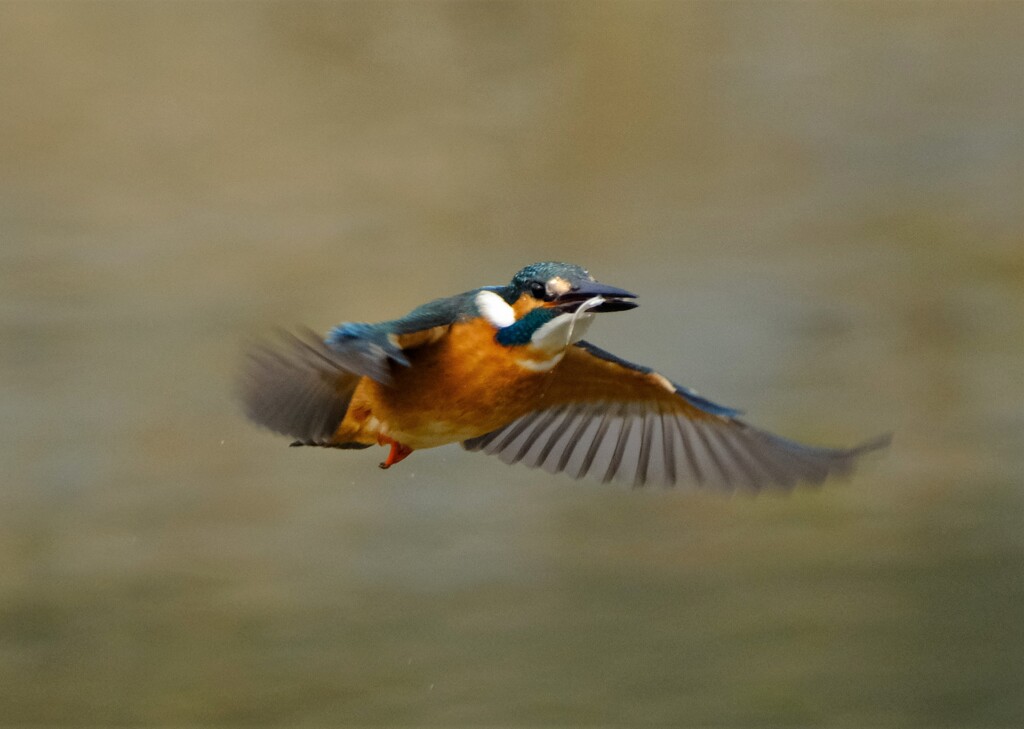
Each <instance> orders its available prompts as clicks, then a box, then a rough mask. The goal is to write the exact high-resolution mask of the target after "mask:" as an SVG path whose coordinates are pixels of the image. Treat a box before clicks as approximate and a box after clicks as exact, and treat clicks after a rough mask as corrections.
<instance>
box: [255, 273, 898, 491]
mask: <svg viewBox="0 0 1024 729" xmlns="http://www.w3.org/2000/svg"><path fill="white" fill-rule="evenodd" d="M636 306H637V303H636V295H634V294H632V293H630V292H629V291H625V290H623V289H620V288H616V287H615V286H609V285H606V284H602V283H599V282H598V281H596V280H595V279H594V277H593V276H591V275H590V274H589V273H588V272H587V271H586V270H585V269H583V268H581V267H580V266H577V265H573V264H570V263H558V262H550V261H549V262H543V263H534V264H532V265H529V266H527V267H525V268H523V269H522V270H521V271H519V272H518V273H516V274H515V275H514V276H513V277H512V280H511V282H510V283H509V284H507V285H503V286H483V287H481V288H477V289H473V290H471V291H467V292H465V293H461V294H457V295H455V296H451V297H448V298H442V299H437V300H434V301H431V302H429V303H426V304H423V305H422V306H418V307H416V308H415V309H413V310H412V311H411V312H409V313H408V314H406V315H405V316H403V317H401V318H398V319H390V320H388V321H383V322H379V323H375V324H369V323H351V322H349V323H343V324H340V325H338V326H336V327H334V329H332V330H331V331H330V332H329V333H328V334H327V336H326V337H320V336H318V335H316V334H315V333H313V332H312V331H309V330H303V331H300V332H297V333H287V332H282V333H281V334H280V336H279V337H278V338H277V339H275V340H270V341H264V342H262V343H259V344H257V345H255V346H254V347H253V348H252V349H251V350H250V351H249V353H248V356H247V358H246V363H245V366H244V369H243V372H242V377H241V378H240V395H241V399H242V402H243V404H244V406H245V410H246V413H247V415H248V417H249V418H250V419H251V420H253V421H254V422H256V423H257V424H259V425H261V426H264V427H266V428H268V429H270V430H272V431H274V432H277V433H279V434H282V435H286V436H289V437H291V438H293V439H294V441H293V442H292V443H291V445H293V446H317V447H323V448H342V449H361V448H368V447H370V446H373V445H384V446H388V447H389V448H390V450H389V452H388V454H387V457H386V458H385V460H384V461H383V462H382V463H380V467H381V468H390V467H392V466H394V465H395V464H396V463H399V462H400V461H402V460H404V459H405V458H407V457H408V456H409V454H411V453H412V452H413V451H415V450H420V449H423V448H434V447H437V446H442V445H446V444H449V443H461V444H462V446H463V447H464V448H465V449H466V450H469V451H480V452H483V453H486V454H490V455H495V456H497V457H498V458H500V459H501V460H502V461H504V462H505V463H509V464H511V463H523V464H525V465H526V466H530V467H533V468H543V469H544V470H546V471H548V472H551V473H564V474H567V475H569V476H571V477H573V478H583V477H592V478H597V479H600V480H602V481H611V480H613V479H614V480H618V481H625V482H628V483H630V484H632V485H633V486H644V485H648V484H650V485H663V486H673V485H677V484H678V485H689V486H693V487H708V488H717V489H723V490H754V491H756V490H759V489H762V488H768V487H779V488H788V487H792V486H794V485H796V484H798V483H812V484H817V483H821V482H822V481H824V480H825V479H826V478H827V477H829V476H832V475H845V474H848V473H849V472H850V471H851V470H852V468H853V465H854V462H855V460H856V459H857V457H858V456H860V455H862V454H864V453H867V452H869V451H873V450H876V449H879V448H882V447H884V446H885V445H886V444H887V443H888V442H889V436H881V437H879V438H875V439H872V440H869V441H866V442H864V443H862V444H861V445H858V446H856V447H853V448H825V447H817V446H810V445H804V444H801V443H798V442H796V441H793V440H789V439H786V438H782V437H780V436H777V435H774V434H772V433H770V432H768V431H765V430H761V429H759V428H756V427H754V426H752V425H750V424H748V423H747V422H746V421H745V420H744V419H742V417H741V415H742V413H741V411H739V410H735V409H733V408H730V407H726V406H724V405H719V404H717V403H715V402H712V401H711V400H709V399H707V398H704V397H702V396H700V395H698V394H697V393H696V392H695V391H694V390H691V389H689V388H687V387H683V386H682V385H679V384H677V383H676V382H674V381H672V380H670V379H669V378H668V377H665V376H664V375H662V374H660V373H658V372H655V371H654V370H653V369H651V368H649V367H644V366H642V365H638V364H634V363H633V362H630V361H628V360H625V359H622V358H620V357H617V356H615V355H613V354H611V353H609V352H606V351H605V350H603V349H601V348H599V347H597V346H595V345H593V344H591V343H590V342H588V341H586V340H585V339H584V337H585V335H586V332H587V330H588V329H589V327H590V325H591V324H592V323H593V321H594V319H595V318H596V317H597V316H598V315H599V314H604V313H609V312H617V311H626V310H629V309H633V308H634V307H636Z"/></svg>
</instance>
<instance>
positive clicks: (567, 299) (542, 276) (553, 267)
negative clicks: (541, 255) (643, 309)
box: [509, 261, 636, 314]
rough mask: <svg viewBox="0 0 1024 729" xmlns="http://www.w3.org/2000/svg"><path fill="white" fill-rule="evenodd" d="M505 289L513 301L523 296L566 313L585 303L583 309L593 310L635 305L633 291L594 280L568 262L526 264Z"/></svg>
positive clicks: (619, 309)
mask: <svg viewBox="0 0 1024 729" xmlns="http://www.w3.org/2000/svg"><path fill="white" fill-rule="evenodd" d="M509 289H510V293H511V294H512V297H511V298H512V300H513V301H518V300H520V299H522V298H523V297H526V299H527V300H528V301H529V303H531V304H532V305H533V306H542V307H544V308H549V309H557V310H558V311H560V312H562V313H566V314H571V313H573V312H575V311H576V310H577V309H578V308H580V306H581V305H582V304H585V303H586V304H587V306H586V309H587V310H588V311H593V312H608V311H625V310H627V309H632V308H634V307H635V306H636V302H635V301H632V299H635V298H636V294H631V293H630V292H628V291H625V290H623V289H620V288H616V287H615V286H608V285H607V284H602V283H598V282H597V281H595V280H594V277H593V276H591V275H590V274H589V273H588V272H587V271H586V269H584V268H581V267H580V266H576V265H574V264H572V263H558V262H556V261H544V262H542V263H533V264H530V265H529V266H527V267H526V268H524V269H522V270H521V271H519V272H518V273H516V275H515V276H513V277H512V283H511V284H510V286H509Z"/></svg>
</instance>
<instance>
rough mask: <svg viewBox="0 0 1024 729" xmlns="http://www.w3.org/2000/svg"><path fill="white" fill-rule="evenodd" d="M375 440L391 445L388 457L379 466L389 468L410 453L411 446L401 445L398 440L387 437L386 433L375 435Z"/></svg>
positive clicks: (381, 443)
mask: <svg viewBox="0 0 1024 729" xmlns="http://www.w3.org/2000/svg"><path fill="white" fill-rule="evenodd" d="M377 442H378V443H379V444H380V445H390V446H391V452H390V453H388V457H387V458H386V459H385V460H384V462H383V463H381V464H380V467H381V468H391V467H392V466H393V465H395V464H396V463H398V462H400V461H403V460H405V458H406V456H408V455H409V454H410V453H412V448H410V447H409V446H407V445H402V444H401V443H399V442H398V441H395V440H392V439H391V438H388V437H387V436H386V435H379V436H377Z"/></svg>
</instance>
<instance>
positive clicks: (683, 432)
mask: <svg viewBox="0 0 1024 729" xmlns="http://www.w3.org/2000/svg"><path fill="white" fill-rule="evenodd" d="M672 419H673V420H674V421H675V424H676V429H677V430H678V431H679V436H680V437H681V438H682V440H683V450H684V451H685V452H686V461H687V463H689V464H690V470H691V471H693V476H694V479H695V480H696V481H697V486H698V487H700V486H703V485H704V484H705V482H706V481H707V476H705V474H704V469H703V468H702V466H701V463H700V459H698V458H697V452H696V448H695V443H694V439H695V438H696V437H697V436H696V433H695V432H694V430H695V428H694V427H693V425H692V424H691V423H690V419H689V418H687V417H686V416H685V415H677V416H676V417H674V418H672ZM687 431H689V433H688V432H687Z"/></svg>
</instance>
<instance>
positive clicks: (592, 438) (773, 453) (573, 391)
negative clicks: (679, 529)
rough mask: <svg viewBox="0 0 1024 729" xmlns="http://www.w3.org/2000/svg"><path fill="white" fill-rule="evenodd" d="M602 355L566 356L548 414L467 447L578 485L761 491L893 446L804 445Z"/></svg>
mask: <svg viewBox="0 0 1024 729" xmlns="http://www.w3.org/2000/svg"><path fill="white" fill-rule="evenodd" d="M594 350H596V348H595V347H593V346H592V345H585V346H582V347H574V348H570V349H569V350H568V351H567V352H566V357H565V359H564V360H563V361H562V363H560V364H559V365H558V366H557V367H556V368H555V369H554V370H553V371H552V372H551V382H550V387H549V388H548V389H547V390H546V391H545V397H544V402H545V403H546V406H545V407H544V408H542V409H538V410H536V411H534V412H530V413H528V414H526V415H524V416H522V417H520V418H518V419H516V420H514V421H512V422H511V423H509V424H508V425H506V426H505V427H503V428H500V429H498V430H495V431H493V432H491V433H487V434H485V435H482V436H480V437H478V438H473V439H470V440H467V441H465V442H464V443H463V446H464V447H465V448H466V449H467V450H471V451H482V452H484V453H487V454H490V455H496V456H498V458H500V459H501V460H502V461H504V462H505V463H523V464H525V465H527V466H530V467H532V468H543V469H544V470H546V471H548V472H550V473H566V474H568V475H569V476H571V477H573V478H583V477H588V476H589V477H592V478H598V479H601V480H603V481H611V480H613V479H614V480H618V481H624V482H627V483H630V484H632V485H633V486H645V485H663V486H674V485H677V484H680V485H690V486H695V487H706V488H713V489H719V490H727V491H733V490H744V491H757V490H760V489H764V488H771V487H777V488H791V487H793V486H794V485H796V484H797V483H811V484H818V483H821V482H822V481H824V480H825V479H826V478H827V477H829V476H833V475H844V474H847V473H849V472H850V471H851V470H852V468H853V466H854V462H855V460H856V458H857V456H859V455H861V454H863V453H865V452H867V451H871V450H874V449H876V448H880V447H882V446H884V445H885V444H887V443H888V440H889V438H888V436H884V437H882V438H877V439H875V440H872V441H869V442H867V443H864V444H862V445H860V446H857V447H855V448H850V449H839V448H818V447H814V446H807V445H803V444H801V443H797V442H795V441H792V440H788V439H786V438H781V437H779V436H777V435H773V434H772V433H768V432H767V431H764V430H760V429H758V428H755V427H753V426H751V425H749V424H748V423H746V422H744V421H743V420H741V419H739V418H738V417H737V416H736V413H737V412H738V411H735V410H732V409H731V408H726V407H724V406H720V405H717V404H715V403H712V402H711V401H709V400H705V399H704V398H701V397H700V396H697V395H696V394H695V393H693V392H692V391H689V390H685V389H683V388H680V387H679V386H678V385H675V384H673V383H671V382H669V381H668V380H666V379H665V378H664V377H662V376H661V375H658V374H657V373H655V372H653V371H652V370H649V369H647V368H643V367H640V366H639V365H633V364H632V363H628V362H625V360H620V359H618V358H617V357H614V356H613V355H609V354H608V353H606V352H603V350H597V352H599V353H600V354H595V352H594Z"/></svg>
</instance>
